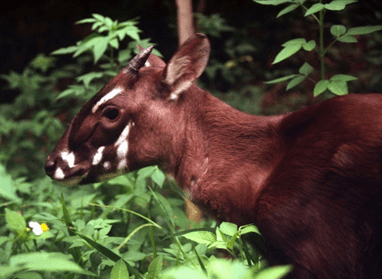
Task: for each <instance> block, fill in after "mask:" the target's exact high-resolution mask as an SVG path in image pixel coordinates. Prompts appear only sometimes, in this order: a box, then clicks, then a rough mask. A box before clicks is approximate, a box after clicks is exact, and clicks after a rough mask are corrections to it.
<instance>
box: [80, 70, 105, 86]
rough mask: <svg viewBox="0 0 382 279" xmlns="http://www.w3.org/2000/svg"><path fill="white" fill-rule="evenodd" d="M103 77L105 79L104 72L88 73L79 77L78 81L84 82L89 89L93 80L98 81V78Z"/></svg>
mask: <svg viewBox="0 0 382 279" xmlns="http://www.w3.org/2000/svg"><path fill="white" fill-rule="evenodd" d="M101 77H103V73H102V72H90V73H87V74H84V75H82V76H79V77H77V78H76V80H77V81H79V82H81V81H82V82H83V83H84V85H85V87H89V84H90V82H91V81H92V80H93V79H97V78H101Z"/></svg>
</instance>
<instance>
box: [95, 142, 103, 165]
mask: <svg viewBox="0 0 382 279" xmlns="http://www.w3.org/2000/svg"><path fill="white" fill-rule="evenodd" d="M104 149H105V146H101V147H100V148H98V149H97V152H96V154H94V157H93V162H92V164H93V166H95V165H98V164H99V163H100V162H101V160H102V157H103V150H104Z"/></svg>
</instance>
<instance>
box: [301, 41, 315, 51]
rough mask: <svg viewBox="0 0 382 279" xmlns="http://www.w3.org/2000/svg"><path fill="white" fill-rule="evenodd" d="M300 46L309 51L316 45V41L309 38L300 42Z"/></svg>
mask: <svg viewBox="0 0 382 279" xmlns="http://www.w3.org/2000/svg"><path fill="white" fill-rule="evenodd" d="M302 47H303V49H304V50H306V51H311V50H313V49H314V48H315V47H316V41H315V40H310V41H309V42H307V43H305V44H302Z"/></svg>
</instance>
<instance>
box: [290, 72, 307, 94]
mask: <svg viewBox="0 0 382 279" xmlns="http://www.w3.org/2000/svg"><path fill="white" fill-rule="evenodd" d="M305 79H306V76H302V75H299V76H297V77H295V78H294V79H292V80H291V81H290V82H289V83H288V85H287V88H286V90H289V89H291V88H293V87H295V86H296V85H299V84H300V83H301V82H303V81H304V80H305Z"/></svg>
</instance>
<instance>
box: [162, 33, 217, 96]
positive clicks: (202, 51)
mask: <svg viewBox="0 0 382 279" xmlns="http://www.w3.org/2000/svg"><path fill="white" fill-rule="evenodd" d="M209 55H210V43H209V41H208V39H207V36H206V35H204V34H200V33H199V34H196V35H195V36H194V37H192V38H190V39H188V40H187V41H186V42H185V43H184V44H183V45H182V46H180V48H179V49H178V50H177V51H176V53H175V54H174V55H173V57H172V58H171V59H170V62H169V63H168V64H167V67H166V68H165V70H164V72H163V83H164V84H165V85H166V86H168V87H169V92H170V95H169V98H170V99H172V100H176V99H177V98H178V96H179V94H181V93H182V92H184V91H185V90H187V89H188V88H189V87H190V86H191V85H192V83H193V82H194V81H195V80H196V79H197V78H198V77H199V76H200V75H201V74H202V73H203V71H204V69H205V67H206V65H207V62H208V58H209Z"/></svg>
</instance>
